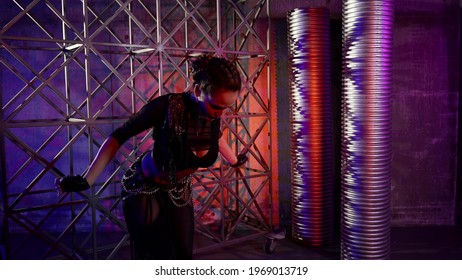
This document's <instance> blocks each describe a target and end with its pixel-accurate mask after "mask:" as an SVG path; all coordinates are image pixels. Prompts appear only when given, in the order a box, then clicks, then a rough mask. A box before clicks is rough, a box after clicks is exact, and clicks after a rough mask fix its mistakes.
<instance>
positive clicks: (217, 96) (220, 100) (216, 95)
mask: <svg viewBox="0 0 462 280" xmlns="http://www.w3.org/2000/svg"><path fill="white" fill-rule="evenodd" d="M238 96H239V91H232V90H228V89H218V90H214V91H213V92H211V93H210V94H204V95H203V101H204V105H205V109H206V111H207V113H208V114H209V115H211V116H213V117H216V118H217V117H220V116H221V115H222V114H223V111H224V110H225V109H227V108H230V107H231V106H233V105H234V103H235V102H236V100H237V98H238Z"/></svg>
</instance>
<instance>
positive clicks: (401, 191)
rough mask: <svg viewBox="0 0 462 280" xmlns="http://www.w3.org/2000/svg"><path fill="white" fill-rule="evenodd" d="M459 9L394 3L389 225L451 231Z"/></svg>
mask: <svg viewBox="0 0 462 280" xmlns="http://www.w3.org/2000/svg"><path fill="white" fill-rule="evenodd" d="M458 17H459V2H458V1H455V0H452V1H429V0H427V1H396V18H395V33H394V49H393V52H394V53H393V57H394V58H393V116H392V117H393V161H392V196H393V197H392V214H393V223H395V224H453V223H454V199H455V189H456V188H455V187H456V183H455V182H456V174H457V171H456V166H457V156H456V155H457V110H458V104H457V101H458V79H459V76H458V74H457V73H458V68H459V65H458V49H459V48H458V34H459V30H458V29H459V18H458Z"/></svg>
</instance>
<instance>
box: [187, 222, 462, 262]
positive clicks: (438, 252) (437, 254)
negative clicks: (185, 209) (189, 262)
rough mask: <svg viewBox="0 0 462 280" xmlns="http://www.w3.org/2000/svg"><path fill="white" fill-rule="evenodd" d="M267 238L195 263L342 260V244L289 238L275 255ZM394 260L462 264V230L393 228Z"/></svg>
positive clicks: (219, 251)
mask: <svg viewBox="0 0 462 280" xmlns="http://www.w3.org/2000/svg"><path fill="white" fill-rule="evenodd" d="M265 240H266V239H265V237H264V236H262V237H261V238H257V239H255V240H252V241H246V242H243V243H241V244H237V245H233V246H230V247H225V248H220V249H215V250H212V251H209V252H205V253H199V254H195V255H194V259H199V260H204V259H236V260H240V259H248V260H256V259H258V260H266V259H271V260H283V259H290V260H338V259H340V242H339V241H334V242H333V243H332V244H330V245H328V246H324V247H320V248H315V247H308V246H305V245H302V244H299V243H296V242H294V241H292V240H291V239H289V238H286V239H284V240H281V241H279V242H278V245H277V247H276V250H275V251H274V253H273V254H271V255H269V254H266V253H265V251H264V244H265ZM391 259H392V260H462V230H460V229H457V228H456V227H452V226H419V227H393V228H392V231H391Z"/></svg>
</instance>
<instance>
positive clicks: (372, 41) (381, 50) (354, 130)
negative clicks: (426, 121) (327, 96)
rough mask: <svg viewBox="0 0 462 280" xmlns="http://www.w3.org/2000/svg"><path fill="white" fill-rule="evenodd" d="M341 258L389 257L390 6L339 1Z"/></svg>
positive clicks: (370, 0) (385, 1) (387, 1)
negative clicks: (340, 27) (340, 54)
mask: <svg viewBox="0 0 462 280" xmlns="http://www.w3.org/2000/svg"><path fill="white" fill-rule="evenodd" d="M342 13H343V38H342V39H343V76H342V80H343V99H342V175H341V176H342V182H341V183H342V187H341V190H342V191H341V258H342V259H388V258H389V256H390V193H391V191H390V177H391V176H390V174H391V168H390V163H391V53H392V31H393V1H391V0H344V1H343V11H342Z"/></svg>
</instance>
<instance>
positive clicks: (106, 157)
mask: <svg viewBox="0 0 462 280" xmlns="http://www.w3.org/2000/svg"><path fill="white" fill-rule="evenodd" d="M119 147H120V146H119V142H117V140H116V139H115V138H113V137H111V136H109V137H108V138H107V139H106V140H105V141H104V143H103V145H101V148H100V149H99V151H98V153H97V154H96V157H95V159H94V160H93V162H92V163H91V164H90V167H89V168H88V170H87V172H86V173H85V174H84V175H83V177H84V178H85V179H86V180H87V182H88V184H89V185H90V186H91V185H93V183H95V181H96V179H97V178H98V176H99V175H100V174H101V172H103V170H104V169H105V168H106V166H107V165H108V164H109V162H110V161H111V160H112V159H113V158H114V156H115V154H116V153H117V151H118V150H119Z"/></svg>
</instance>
